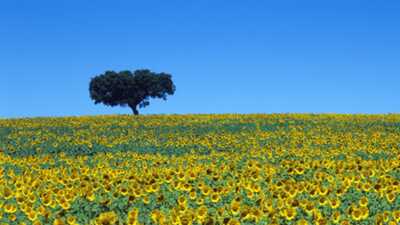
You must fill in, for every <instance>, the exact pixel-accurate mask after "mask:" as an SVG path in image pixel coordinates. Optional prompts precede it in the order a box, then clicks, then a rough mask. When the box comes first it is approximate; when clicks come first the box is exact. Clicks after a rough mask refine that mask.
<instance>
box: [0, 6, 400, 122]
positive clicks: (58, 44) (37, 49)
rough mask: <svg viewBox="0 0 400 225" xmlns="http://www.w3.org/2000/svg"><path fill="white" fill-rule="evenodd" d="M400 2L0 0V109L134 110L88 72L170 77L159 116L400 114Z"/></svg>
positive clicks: (13, 113) (15, 112) (14, 113)
mask: <svg viewBox="0 0 400 225" xmlns="http://www.w3.org/2000/svg"><path fill="white" fill-rule="evenodd" d="M399 12H400V1H398V0H385V1H378V0H368V1H366V0H332V1H321V0H314V1H308V0H303V1H289V0H279V1H260V0H248V1H221V0H210V1H202V0H196V1H188V0H182V1H164V0H160V1H152V0H141V1H133V0H126V1H118V0H113V1H109V0H107V1H99V0H96V1H89V0H68V1H66V0H65V1H63V0H57V1H54V0H51V1H50V0H48V1H40V0H37V1H32V0H25V1H23V0H2V1H0V99H1V101H2V104H1V107H0V117H25V116H64V115H93V114H117V113H131V112H130V110H129V108H121V107H114V108H111V107H106V106H103V105H94V104H93V102H92V101H91V100H90V98H89V93H88V84H89V81H90V78H91V77H93V76H95V75H98V74H100V73H102V72H104V71H105V70H116V71H119V70H125V69H131V70H134V69H138V68H149V69H151V70H154V71H156V72H162V71H163V72H168V73H171V74H172V75H173V80H174V82H175V84H176V86H177V91H176V93H175V95H174V96H170V97H169V99H168V101H166V102H163V101H160V100H156V101H152V102H151V105H150V106H149V107H147V108H145V109H142V110H141V113H144V114H160V113H179V114H181V113H284V112H312V113H324V112H326V113H333V112H336V113H389V112H397V113H398V112H400V88H399V87H400V13H399Z"/></svg>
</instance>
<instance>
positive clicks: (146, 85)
mask: <svg viewBox="0 0 400 225" xmlns="http://www.w3.org/2000/svg"><path fill="white" fill-rule="evenodd" d="M171 77H172V76H171V75H170V74H167V73H155V72H152V71H150V70H148V69H141V70H135V71H134V72H131V71H128V70H125V71H120V72H114V71H106V72H105V73H104V74H100V75H98V76H96V77H94V78H92V79H91V81H90V84H89V92H90V98H91V99H92V100H94V103H95V104H98V103H103V104H104V105H108V106H117V105H119V106H129V107H130V108H131V109H132V112H133V113H134V114H135V115H138V114H139V111H138V109H137V107H138V106H139V108H143V107H146V106H148V105H149V104H150V102H149V100H150V98H161V99H164V100H166V99H167V95H173V94H174V92H175V85H174V83H173V82H172V79H171Z"/></svg>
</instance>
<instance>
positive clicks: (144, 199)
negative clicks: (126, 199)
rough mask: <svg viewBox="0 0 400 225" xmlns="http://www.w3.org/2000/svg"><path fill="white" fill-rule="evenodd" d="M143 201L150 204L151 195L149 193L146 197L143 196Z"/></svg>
mask: <svg viewBox="0 0 400 225" xmlns="http://www.w3.org/2000/svg"><path fill="white" fill-rule="evenodd" d="M142 201H143V203H144V204H146V205H147V204H149V203H150V198H149V196H147V195H146V196H144V197H143V198H142Z"/></svg>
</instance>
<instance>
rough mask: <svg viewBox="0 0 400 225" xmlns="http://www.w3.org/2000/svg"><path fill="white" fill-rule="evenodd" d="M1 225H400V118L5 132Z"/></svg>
mask: <svg viewBox="0 0 400 225" xmlns="http://www.w3.org/2000/svg"><path fill="white" fill-rule="evenodd" d="M0 150H1V152H0V165H1V169H0V175H1V177H2V179H1V182H0V191H1V193H0V206H1V207H0V208H1V209H0V211H1V210H2V211H3V216H0V223H1V222H3V223H6V224H13V223H14V224H21V222H25V223H26V224H296V223H297V224H307V223H309V224H312V223H314V224H317V223H319V224H327V222H328V221H330V222H337V223H339V222H340V223H341V224H351V223H352V222H353V224H355V223H357V224H374V223H375V222H379V221H384V220H386V219H387V221H392V222H394V223H399V222H400V210H399V209H400V194H399V193H400V115H339V114H322V115H317V114H315V115H311V114H272V115H266V114H253V115H239V114H225V115H152V116H136V117H135V116H125V115H121V116H114V115H112V116H88V117H60V118H24V119H1V120H0Z"/></svg>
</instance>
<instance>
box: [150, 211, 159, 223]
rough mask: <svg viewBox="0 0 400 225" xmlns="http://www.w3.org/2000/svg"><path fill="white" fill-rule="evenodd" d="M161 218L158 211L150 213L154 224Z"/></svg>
mask: <svg viewBox="0 0 400 225" xmlns="http://www.w3.org/2000/svg"><path fill="white" fill-rule="evenodd" d="M160 217H161V212H160V211H159V210H154V211H153V212H151V219H152V221H153V222H154V223H156V224H157V223H158V221H159V219H160Z"/></svg>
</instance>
